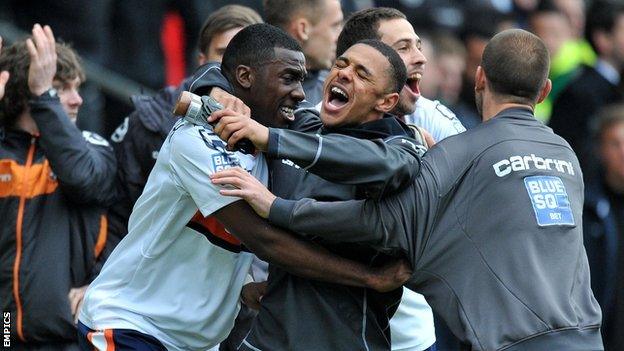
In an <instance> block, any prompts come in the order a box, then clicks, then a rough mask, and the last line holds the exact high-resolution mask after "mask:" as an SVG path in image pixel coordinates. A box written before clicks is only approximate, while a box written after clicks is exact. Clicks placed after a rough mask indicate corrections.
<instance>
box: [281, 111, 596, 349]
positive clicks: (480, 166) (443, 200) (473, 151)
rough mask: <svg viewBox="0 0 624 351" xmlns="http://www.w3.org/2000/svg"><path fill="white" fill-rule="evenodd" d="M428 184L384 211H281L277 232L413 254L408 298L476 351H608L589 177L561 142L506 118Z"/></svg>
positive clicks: (288, 207) (381, 204)
mask: <svg viewBox="0 0 624 351" xmlns="http://www.w3.org/2000/svg"><path fill="white" fill-rule="evenodd" d="M279 147H290V148H294V147H296V145H295V144H293V143H292V142H289V141H288V140H280V141H279ZM290 152H292V151H289V153H290ZM346 152H347V151H346ZM311 154H312V155H314V153H311ZM345 157H346V155H345ZM302 162H303V161H302ZM420 172H421V173H420V174H419V176H418V177H417V178H416V180H415V181H414V182H413V184H411V186H410V187H409V188H407V189H406V190H405V191H403V192H401V193H399V194H397V195H394V196H391V197H387V198H384V199H380V200H351V201H341V202H317V201H314V200H311V199H303V200H299V201H290V200H283V199H278V200H276V202H275V203H274V204H273V206H272V208H271V213H270V220H271V221H272V222H273V223H275V224H278V225H280V226H283V227H286V228H288V229H291V230H293V231H294V232H296V233H303V234H308V235H317V236H319V237H323V238H324V239H327V240H334V241H336V242H361V243H367V244H370V245H373V246H375V247H377V248H379V249H393V250H394V249H400V250H403V251H404V252H405V253H406V254H407V255H408V257H409V259H410V261H411V263H412V266H413V269H414V275H413V276H412V278H411V279H410V281H409V282H408V283H407V284H406V286H407V287H409V288H410V289H412V290H415V291H417V292H419V293H421V294H423V295H424V296H425V297H426V299H427V301H428V302H429V304H430V305H431V306H432V308H433V309H434V311H437V313H439V314H440V315H441V316H442V317H443V318H444V320H445V321H446V323H447V324H448V325H449V327H450V328H451V330H452V331H453V332H454V333H455V335H457V336H458V337H459V338H460V339H461V340H462V341H463V342H464V343H466V344H467V345H469V347H470V348H471V349H473V350H602V348H603V346H602V340H601V337H600V331H599V328H600V321H601V312H600V308H599V306H598V303H597V302H596V300H595V299H594V296H593V293H592V291H591V288H590V282H589V267H588V264H587V257H586V254H585V249H584V247H583V237H582V222H581V221H582V210H583V181H582V174H581V169H580V167H579V164H578V160H577V158H576V156H575V155H574V153H573V151H572V150H571V148H570V146H569V145H568V144H567V143H566V142H565V141H564V140H563V139H562V138H561V137H559V136H557V135H555V134H553V133H552V131H551V129H550V128H548V127H546V126H544V125H543V124H542V123H541V122H538V121H537V120H535V119H534V117H533V115H532V113H531V111H530V110H528V109H521V108H515V109H508V110H505V111H502V112H501V113H499V114H498V115H497V116H496V117H495V118H493V119H492V120H490V121H488V122H485V123H483V124H482V125H480V126H478V127H477V128H475V129H472V130H469V131H467V132H465V133H463V134H459V135H456V136H453V137H449V138H447V139H445V140H443V141H441V142H440V143H438V144H437V145H436V146H434V147H433V148H432V149H431V150H430V151H429V152H428V153H427V154H425V156H424V157H423V159H422V163H421V169H420Z"/></svg>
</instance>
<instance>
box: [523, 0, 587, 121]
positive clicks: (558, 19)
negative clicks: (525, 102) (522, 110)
mask: <svg viewBox="0 0 624 351" xmlns="http://www.w3.org/2000/svg"><path fill="white" fill-rule="evenodd" d="M568 2H569V3H574V2H576V1H575V0H569V1H565V3H568ZM581 10H583V9H582V8H581ZM576 21H577V22H578V19H576ZM576 25H578V23H577V24H576ZM529 29H530V30H531V32H533V33H534V34H535V35H537V36H538V37H540V38H541V39H542V40H543V41H544V44H546V47H547V48H548V52H549V53H550V60H551V65H550V73H549V78H550V80H551V81H552V84H553V88H552V91H551V93H550V95H549V96H548V98H547V99H546V100H544V102H542V103H541V104H539V105H538V106H537V107H536V109H535V116H536V118H537V119H539V120H541V121H542V122H544V123H548V120H549V119H550V115H551V112H552V104H553V101H555V100H556V99H557V97H558V96H559V94H560V93H561V91H562V90H563V89H564V88H565V87H566V86H567V85H568V83H569V82H570V80H571V79H572V78H573V77H574V71H575V70H576V68H577V67H578V66H579V65H581V64H587V65H591V64H592V63H593V62H594V61H595V59H596V57H595V54H594V52H593V50H592V49H591V47H590V46H589V44H587V42H585V41H584V40H582V39H581V37H580V36H577V35H578V30H577V28H575V27H574V23H573V22H572V21H571V18H570V17H569V16H568V15H567V14H566V12H564V11H563V9H562V8H560V7H559V6H558V5H557V2H556V1H555V0H542V1H540V3H539V6H538V7H537V9H536V10H535V11H534V12H533V13H531V15H530V16H529Z"/></svg>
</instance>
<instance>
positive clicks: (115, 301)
mask: <svg viewBox="0 0 624 351" xmlns="http://www.w3.org/2000/svg"><path fill="white" fill-rule="evenodd" d="M224 147H225V144H224V143H223V141H221V140H220V139H219V138H218V136H216V135H215V134H214V133H213V132H212V130H210V129H204V128H203V127H200V126H196V125H193V124H190V123H188V122H186V121H184V120H180V121H178V122H177V123H176V125H175V126H174V127H173V129H172V131H171V132H170V133H169V136H168V137H167V139H166V140H165V142H164V144H163V146H162V148H161V150H160V153H159V155H158V159H157V160H156V164H155V166H154V168H153V170H152V172H151V174H150V176H149V178H148V181H147V184H146V186H145V189H144V191H143V194H142V195H141V197H139V199H138V200H137V203H136V205H135V206H134V209H133V211H132V214H131V216H130V220H129V224H128V231H129V232H128V234H127V235H126V237H125V238H124V239H123V240H122V241H121V242H120V243H119V245H118V246H117V247H116V248H115V250H114V251H113V253H112V254H111V256H110V257H109V258H108V260H107V262H106V264H105V265H104V267H103V268H102V271H101V273H100V275H99V276H98V277H97V278H96V279H95V280H94V281H93V283H91V285H90V287H89V289H88V290H87V293H86V295H85V299H84V305H83V307H82V310H81V312H80V321H81V322H82V323H83V324H85V325H86V326H88V327H89V328H91V329H95V330H101V329H114V328H118V329H133V330H137V331H139V332H142V333H145V334H149V335H151V336H153V337H155V338H156V339H158V340H159V341H160V342H162V343H163V344H164V345H165V346H166V347H167V348H168V349H170V350H206V349H209V348H211V347H213V346H215V345H217V344H218V343H219V342H220V341H222V340H223V339H225V338H226V337H227V335H228V333H229V331H230V330H231V329H232V326H233V325H234V319H235V318H236V315H237V313H238V310H239V308H240V304H239V296H240V292H241V288H242V285H243V283H244V282H245V276H246V274H247V273H248V272H249V268H250V265H251V262H252V258H253V255H252V254H251V253H249V252H247V251H246V250H245V248H244V247H243V245H242V244H241V242H240V241H238V240H237V239H236V238H235V237H234V236H232V235H231V234H229V233H228V232H227V230H225V228H223V226H222V225H221V224H220V223H219V222H218V221H217V220H216V219H215V218H213V217H211V214H212V213H213V212H215V211H217V210H219V209H220V208H222V207H224V206H226V205H228V204H230V203H232V202H234V201H237V200H240V199H238V198H234V197H225V196H222V195H220V194H219V187H218V186H215V185H213V184H212V183H211V181H210V178H209V175H210V174H212V173H214V172H216V171H219V170H221V169H225V168H229V167H233V166H238V165H240V166H241V167H243V168H245V169H246V170H248V171H249V172H251V174H253V175H254V176H255V177H256V178H257V179H259V180H260V181H262V182H263V183H264V184H266V183H267V180H268V169H267V165H266V162H265V160H264V158H263V156H262V154H258V155H257V156H252V155H245V154H242V153H239V152H235V153H233V152H228V151H226V150H225V149H224Z"/></svg>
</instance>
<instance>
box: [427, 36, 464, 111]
mask: <svg viewBox="0 0 624 351" xmlns="http://www.w3.org/2000/svg"><path fill="white" fill-rule="evenodd" d="M432 40H433V42H432V43H433V45H434V50H435V52H436V53H435V57H436V61H437V62H436V66H437V69H438V74H439V75H440V77H439V78H438V79H440V86H439V88H438V91H437V93H436V95H434V97H436V98H437V99H439V100H440V101H441V102H442V103H444V104H445V105H447V106H449V107H450V109H451V110H453V111H455V110H456V107H458V104H459V95H460V94H461V89H462V79H463V77H464V71H465V70H466V48H465V47H464V44H463V43H462V42H460V41H459V40H458V39H456V38H455V36H453V35H452V34H450V33H440V34H438V35H434V36H433V39H432Z"/></svg>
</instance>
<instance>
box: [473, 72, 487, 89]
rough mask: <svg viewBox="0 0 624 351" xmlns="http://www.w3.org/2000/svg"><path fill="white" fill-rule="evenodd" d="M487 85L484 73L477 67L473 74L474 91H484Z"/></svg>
mask: <svg viewBox="0 0 624 351" xmlns="http://www.w3.org/2000/svg"><path fill="white" fill-rule="evenodd" d="M486 85H487V77H486V76H485V72H484V71H483V67H481V66H479V67H477V72H476V73H475V91H482V90H485V86H486Z"/></svg>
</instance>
